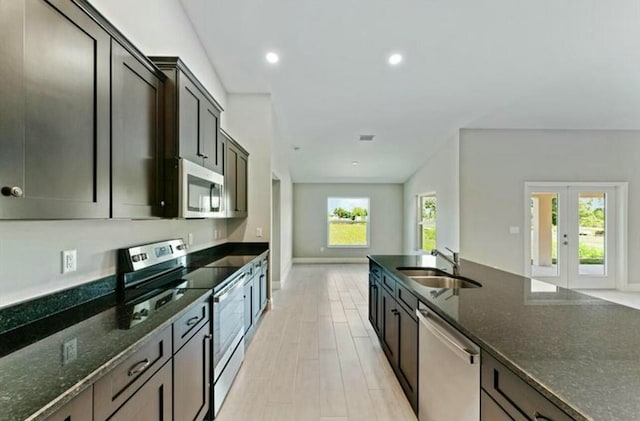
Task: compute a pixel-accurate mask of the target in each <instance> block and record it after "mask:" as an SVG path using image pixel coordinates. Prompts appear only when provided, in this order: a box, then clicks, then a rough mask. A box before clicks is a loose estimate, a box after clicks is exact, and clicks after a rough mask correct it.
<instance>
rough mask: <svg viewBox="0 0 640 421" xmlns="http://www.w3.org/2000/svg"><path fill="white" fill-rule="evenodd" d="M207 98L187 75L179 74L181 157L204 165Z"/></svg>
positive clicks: (179, 137)
mask: <svg viewBox="0 0 640 421" xmlns="http://www.w3.org/2000/svg"><path fill="white" fill-rule="evenodd" d="M205 103H206V99H205V98H204V97H203V96H202V93H201V92H200V90H199V89H198V88H197V86H196V85H194V84H193V83H192V82H191V81H190V80H189V79H188V78H187V76H186V75H184V74H183V73H179V74H178V104H180V105H179V106H178V139H180V140H179V149H180V151H179V155H180V157H182V158H184V159H186V160H188V161H191V162H194V163H196V164H198V165H204V159H203V156H204V150H203V139H202V133H203V130H202V129H201V125H202V124H203V122H202V116H203V115H204V110H205V108H206V105H205Z"/></svg>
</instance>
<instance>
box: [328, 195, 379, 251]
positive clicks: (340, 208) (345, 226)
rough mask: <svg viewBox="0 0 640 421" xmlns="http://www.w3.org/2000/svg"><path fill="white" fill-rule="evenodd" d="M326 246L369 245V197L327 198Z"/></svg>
mask: <svg viewBox="0 0 640 421" xmlns="http://www.w3.org/2000/svg"><path fill="white" fill-rule="evenodd" d="M327 247H347V248H354V247H369V198H368V197H329V198H328V199H327Z"/></svg>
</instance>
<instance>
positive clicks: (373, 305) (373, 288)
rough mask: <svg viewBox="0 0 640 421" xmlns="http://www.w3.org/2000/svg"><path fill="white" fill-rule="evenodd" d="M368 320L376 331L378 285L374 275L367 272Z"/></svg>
mask: <svg viewBox="0 0 640 421" xmlns="http://www.w3.org/2000/svg"><path fill="white" fill-rule="evenodd" d="M369 322H371V326H373V329H374V330H375V331H376V332H378V285H376V282H375V277H374V276H373V274H371V273H370V274H369Z"/></svg>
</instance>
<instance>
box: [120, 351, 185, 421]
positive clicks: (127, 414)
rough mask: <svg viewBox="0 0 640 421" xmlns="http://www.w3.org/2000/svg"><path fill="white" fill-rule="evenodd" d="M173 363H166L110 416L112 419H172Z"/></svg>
mask: <svg viewBox="0 0 640 421" xmlns="http://www.w3.org/2000/svg"><path fill="white" fill-rule="evenodd" d="M171 386H172V375H171V363H170V362H169V363H167V364H165V365H164V366H163V367H162V368H161V369H160V370H159V371H158V372H157V373H156V374H154V375H153V376H151V378H150V379H149V380H148V381H147V382H146V383H145V384H144V385H143V386H142V387H141V388H140V389H139V390H138V391H137V392H136V393H135V395H133V396H132V397H131V399H129V400H128V401H127V402H126V403H125V404H124V405H122V406H121V407H120V409H118V410H117V411H116V413H115V414H113V415H112V416H111V417H109V420H110V421H132V420H141V421H142V420H171V419H173V418H172V416H173V414H172V409H173V399H172V396H171V393H172V387H171Z"/></svg>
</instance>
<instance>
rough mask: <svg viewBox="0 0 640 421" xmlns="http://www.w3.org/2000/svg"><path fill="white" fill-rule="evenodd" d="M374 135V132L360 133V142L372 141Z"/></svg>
mask: <svg viewBox="0 0 640 421" xmlns="http://www.w3.org/2000/svg"><path fill="white" fill-rule="evenodd" d="M374 137H376V135H374V134H361V135H360V142H371V141H373V138H374Z"/></svg>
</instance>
